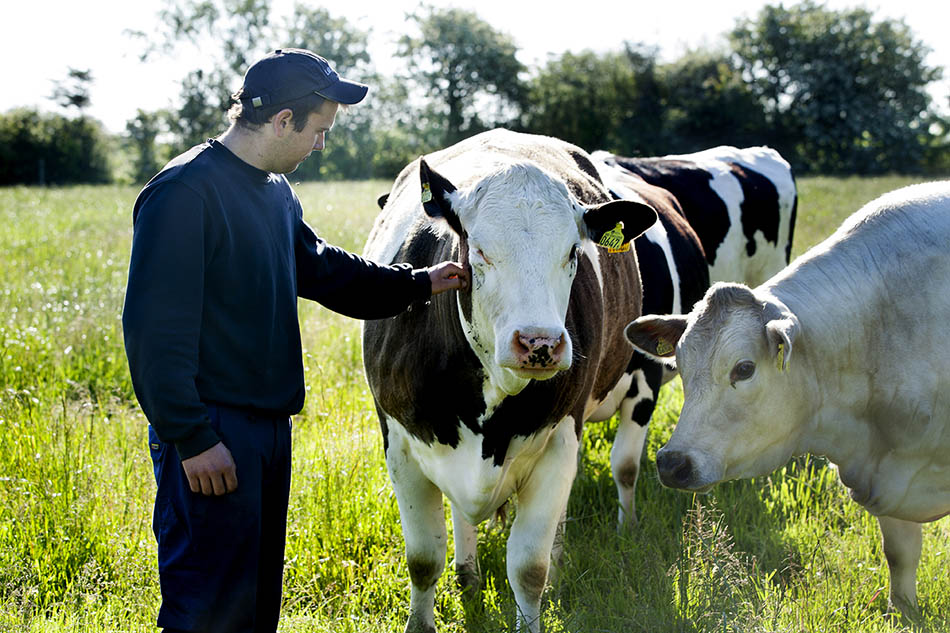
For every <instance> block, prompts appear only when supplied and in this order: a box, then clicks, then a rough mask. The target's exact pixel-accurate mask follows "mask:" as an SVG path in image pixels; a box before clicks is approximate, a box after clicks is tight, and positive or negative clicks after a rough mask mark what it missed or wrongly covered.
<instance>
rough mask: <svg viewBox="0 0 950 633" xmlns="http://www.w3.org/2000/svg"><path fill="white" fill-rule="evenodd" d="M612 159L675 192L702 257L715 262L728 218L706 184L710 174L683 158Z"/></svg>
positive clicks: (715, 195) (721, 202) (710, 262)
mask: <svg viewBox="0 0 950 633" xmlns="http://www.w3.org/2000/svg"><path fill="white" fill-rule="evenodd" d="M614 159H615V160H616V162H617V164H618V165H620V166H621V167H623V168H624V169H628V170H630V171H632V172H633V173H635V174H638V175H639V176H640V177H641V178H643V179H644V180H646V181H647V182H648V183H650V184H651V185H656V186H657V187H662V188H663V189H666V190H667V191H669V192H670V193H672V194H673V195H674V196H676V199H677V200H678V201H679V203H680V205H681V206H682V210H683V214H684V215H685V216H686V220H687V221H688V222H689V225H690V226H691V227H692V228H693V230H694V231H695V232H696V235H698V236H699V241H700V242H701V243H702V245H703V252H704V253H705V255H706V261H707V262H709V265H710V266H712V265H713V264H715V263H716V251H717V250H718V249H719V245H720V244H722V241H723V240H724V239H726V233H728V232H729V226H730V221H729V211H728V209H727V208H726V203H725V202H723V201H722V199H721V198H720V197H719V195H718V194H716V192H715V191H713V190H712V188H711V187H710V182H711V181H712V174H710V173H709V172H708V171H706V170H705V169H701V168H700V167H699V166H698V165H696V163H692V162H689V161H683V160H669V159H663V158H624V157H621V156H615V157H614Z"/></svg>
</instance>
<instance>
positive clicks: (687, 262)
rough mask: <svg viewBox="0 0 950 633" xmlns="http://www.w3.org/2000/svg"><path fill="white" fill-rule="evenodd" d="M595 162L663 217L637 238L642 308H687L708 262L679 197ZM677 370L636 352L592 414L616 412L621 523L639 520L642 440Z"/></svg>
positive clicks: (704, 283)
mask: <svg viewBox="0 0 950 633" xmlns="http://www.w3.org/2000/svg"><path fill="white" fill-rule="evenodd" d="M594 166H595V167H596V168H597V171H598V173H599V174H600V177H601V180H602V181H603V182H604V184H605V185H606V186H607V187H608V189H609V190H610V193H611V194H612V195H613V196H614V197H616V198H620V199H628V200H643V201H644V202H646V203H647V204H649V205H650V206H652V207H653V208H654V209H655V210H656V213H657V217H658V219H659V221H658V222H657V223H656V224H654V225H653V226H651V227H650V228H649V229H647V231H646V232H645V233H644V234H643V235H641V236H640V237H638V238H637V239H636V240H635V241H634V246H635V248H636V251H637V260H638V261H639V264H640V279H641V282H642V285H643V313H644V314H681V313H683V312H688V311H689V310H690V308H692V306H693V304H694V303H696V302H697V301H699V300H700V299H702V297H703V294H704V293H705V292H706V289H707V288H709V267H708V266H707V265H706V259H705V255H704V253H703V247H702V245H701V243H700V240H699V237H698V236H697V235H696V232H695V231H693V229H692V227H690V225H689V223H688V222H687V221H686V219H685V217H684V215H683V210H682V208H681V207H680V204H679V201H678V200H677V199H676V197H675V196H673V194H671V193H670V192H669V191H667V190H666V189H661V188H660V187H656V186H654V185H651V184H649V183H647V182H646V181H644V180H643V178H641V177H640V176H637V175H635V174H633V173H631V172H629V171H627V170H626V169H623V168H622V167H619V166H617V165H615V164H608V163H606V162H603V161H598V160H595V161H594ZM675 375H676V370H675V367H674V366H673V365H672V364H664V363H660V362H657V361H656V360H654V359H652V358H649V357H647V356H645V355H643V354H641V353H639V352H634V354H633V356H632V357H631V358H630V364H629V365H628V366H627V371H626V372H625V375H624V378H623V381H622V384H623V385H625V386H626V387H627V390H626V391H625V392H621V390H617V392H616V393H615V394H614V399H613V400H608V401H606V402H604V403H603V404H602V405H601V407H600V408H599V409H598V410H597V411H595V412H594V413H592V414H591V416H590V418H589V421H592V422H600V421H603V420H607V419H609V418H611V417H612V416H613V415H614V413H615V412H616V413H618V426H617V434H616V436H615V437H614V441H613V444H612V445H611V449H610V469H611V472H612V473H613V477H614V485H616V487H617V496H618V498H619V501H620V508H619V510H618V516H617V523H618V526H619V527H620V528H626V527H630V526H632V525H635V524H636V522H637V510H636V485H637V478H638V477H639V474H640V456H641V454H642V453H643V444H644V442H645V440H646V437H647V431H648V429H649V427H648V425H649V423H650V418H651V417H652V416H653V410H654V409H655V408H656V401H657V396H658V394H659V392H660V387H661V386H662V385H663V384H664V383H666V382H668V381H669V380H671V379H672V378H673V376H675Z"/></svg>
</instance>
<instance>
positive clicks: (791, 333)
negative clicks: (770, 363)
mask: <svg viewBox="0 0 950 633" xmlns="http://www.w3.org/2000/svg"><path fill="white" fill-rule="evenodd" d="M799 329H800V328H799V325H798V319H797V318H796V317H795V315H793V314H788V315H786V316H785V317H784V318H781V319H772V320H771V321H769V322H768V323H766V324H765V336H766V338H767V339H768V341H769V349H770V350H771V354H772V357H773V358H774V359H775V366H776V367H777V368H778V370H779V371H785V370H786V369H788V361H789V359H791V357H792V343H794V342H795V338H796V337H797V336H798V331H799Z"/></svg>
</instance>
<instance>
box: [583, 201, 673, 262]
mask: <svg viewBox="0 0 950 633" xmlns="http://www.w3.org/2000/svg"><path fill="white" fill-rule="evenodd" d="M654 222H656V211H654V210H653V207H651V206H650V205H648V204H645V203H643V202H638V201H636V200H611V201H610V202H605V203H603V204H598V205H595V206H592V207H587V210H586V211H585V212H584V224H585V225H586V226H587V234H588V235H589V236H590V239H591V240H593V241H594V242H596V243H597V244H600V245H601V246H603V247H605V248H607V249H608V250H609V251H611V252H622V251H626V250H630V242H632V241H633V240H634V239H636V238H637V237H639V236H640V235H641V234H642V233H643V232H644V231H646V230H647V229H649V228H650V227H651V226H653V223H654Z"/></svg>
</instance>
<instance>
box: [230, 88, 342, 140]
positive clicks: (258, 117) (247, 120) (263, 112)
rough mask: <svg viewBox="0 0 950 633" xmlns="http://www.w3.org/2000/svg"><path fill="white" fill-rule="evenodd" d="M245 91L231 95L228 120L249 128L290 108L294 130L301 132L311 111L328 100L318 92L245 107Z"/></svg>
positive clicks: (261, 123) (257, 125)
mask: <svg viewBox="0 0 950 633" xmlns="http://www.w3.org/2000/svg"><path fill="white" fill-rule="evenodd" d="M243 92H244V89H243V88H242V89H240V90H238V91H237V92H235V93H234V94H233V95H231V98H232V99H234V105H232V106H231V109H230V110H228V120H229V121H231V122H233V123H236V124H238V125H240V126H241V127H245V128H249V129H252V128H259V127H261V126H262V125H264V124H265V123H267V122H268V121H270V119H271V117H272V116H274V115H275V114H277V113H278V112H280V111H281V110H284V109H290V110H291V111H292V112H293V113H294V118H293V121H294V131H296V132H300V131H301V130H303V129H304V128H305V127H307V119H309V118H310V113H312V112H316V111H317V110H319V109H320V107H321V106H322V105H323V102H324V101H326V100H327V99H325V98H324V97H321V96H320V95H318V94H316V93H310V94H308V95H304V96H302V97H300V98H299V99H292V100H291V101H285V102H284V103H277V104H273V105H266V106H261V107H260V108H255V107H254V106H248V107H245V103H244V102H243V101H241V96H242V93H243Z"/></svg>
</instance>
